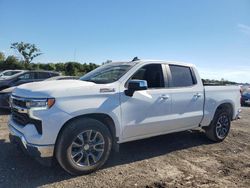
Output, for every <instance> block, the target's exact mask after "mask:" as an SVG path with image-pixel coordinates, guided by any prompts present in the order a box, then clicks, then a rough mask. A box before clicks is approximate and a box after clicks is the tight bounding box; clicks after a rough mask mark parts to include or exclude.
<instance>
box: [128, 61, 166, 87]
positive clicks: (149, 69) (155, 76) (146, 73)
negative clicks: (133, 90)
mask: <svg viewBox="0 0 250 188" xmlns="http://www.w3.org/2000/svg"><path fill="white" fill-rule="evenodd" d="M131 79H132V80H146V81H147V82H148V88H161V87H164V79H163V73H162V67H161V64H150V65H145V66H143V67H142V68H140V69H139V70H138V71H137V72H136V73H135V74H134V75H133V76H132V77H131Z"/></svg>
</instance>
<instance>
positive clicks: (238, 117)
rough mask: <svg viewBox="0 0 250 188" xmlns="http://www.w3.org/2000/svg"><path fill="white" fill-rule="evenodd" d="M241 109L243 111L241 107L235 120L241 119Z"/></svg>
mask: <svg viewBox="0 0 250 188" xmlns="http://www.w3.org/2000/svg"><path fill="white" fill-rule="evenodd" d="M241 111H242V110H241V109H238V110H237V113H236V116H235V118H234V120H238V119H241V116H240V113H241Z"/></svg>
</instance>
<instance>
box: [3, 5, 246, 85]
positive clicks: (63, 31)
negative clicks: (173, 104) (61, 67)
mask: <svg viewBox="0 0 250 188" xmlns="http://www.w3.org/2000/svg"><path fill="white" fill-rule="evenodd" d="M0 12H1V13H0V51H2V52H4V53H5V54H6V56H7V55H16V56H19V55H18V53H17V52H15V51H14V50H12V49H10V44H11V43H13V42H20V41H24V42H29V43H34V44H36V45H37V47H38V48H40V49H41V51H42V53H43V55H41V56H39V57H37V58H36V59H35V60H34V62H42V63H48V62H55V63H56V62H66V61H78V62H81V63H84V62H87V63H88V62H93V63H97V64H101V63H102V62H104V61H106V60H112V61H129V60H132V58H133V57H135V56H138V57H139V58H140V59H158V60H170V61H181V62H187V63H192V64H195V65H196V66H197V68H198V70H199V71H200V73H201V76H202V78H209V79H219V80H220V79H221V78H224V79H227V80H231V81H237V82H250V0H219V1H218V0H209V1H208V0H206V1H205V0H185V1H183V0H174V1H173V0H172V1H170V0H113V1H112V0H105V1H100V0H68V1H66V0H53V1H52V0H35V1H34V0H22V1H20V0H0ZM19 57H20V56H19Z"/></svg>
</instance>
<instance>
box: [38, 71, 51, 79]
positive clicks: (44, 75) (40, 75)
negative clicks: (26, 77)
mask: <svg viewBox="0 0 250 188" xmlns="http://www.w3.org/2000/svg"><path fill="white" fill-rule="evenodd" d="M37 74H38V76H37V79H47V78H50V73H48V72H38V73H37Z"/></svg>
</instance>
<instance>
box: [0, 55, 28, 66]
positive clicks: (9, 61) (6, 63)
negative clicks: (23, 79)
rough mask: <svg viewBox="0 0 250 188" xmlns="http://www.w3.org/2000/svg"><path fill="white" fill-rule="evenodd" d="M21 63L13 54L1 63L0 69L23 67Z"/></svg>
mask: <svg viewBox="0 0 250 188" xmlns="http://www.w3.org/2000/svg"><path fill="white" fill-rule="evenodd" d="M23 68H24V67H23V64H22V63H19V61H18V59H17V58H16V57H15V56H12V55H11V56H8V57H7V58H6V60H5V61H4V62H3V63H1V65H0V69H1V70H7V69H23Z"/></svg>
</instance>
